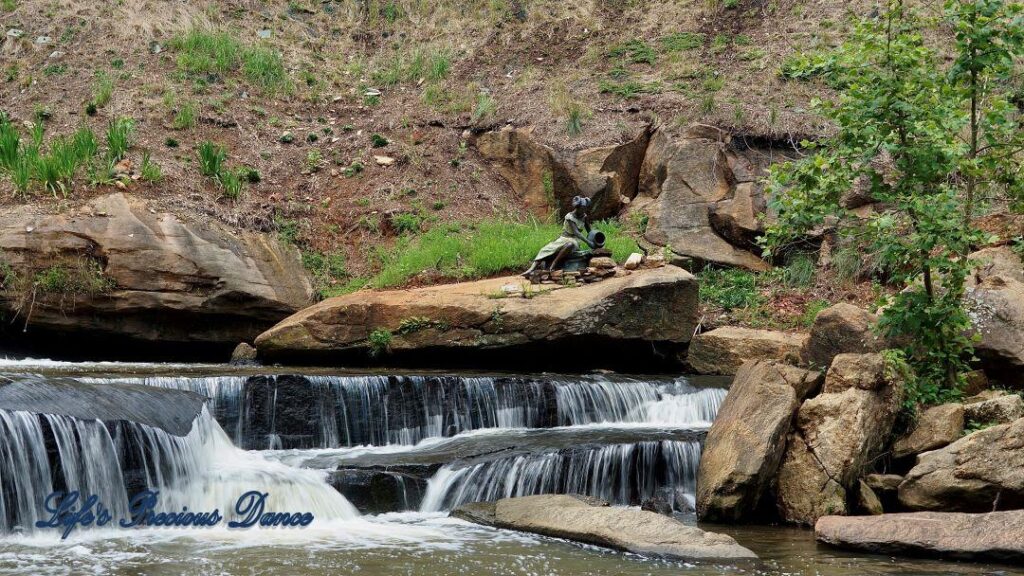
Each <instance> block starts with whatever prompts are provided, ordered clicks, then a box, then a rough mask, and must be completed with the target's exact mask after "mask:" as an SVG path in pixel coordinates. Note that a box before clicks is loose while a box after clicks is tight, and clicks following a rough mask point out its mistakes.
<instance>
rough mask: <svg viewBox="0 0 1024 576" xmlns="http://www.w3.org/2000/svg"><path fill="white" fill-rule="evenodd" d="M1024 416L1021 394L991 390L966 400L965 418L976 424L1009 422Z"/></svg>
mask: <svg viewBox="0 0 1024 576" xmlns="http://www.w3.org/2000/svg"><path fill="white" fill-rule="evenodd" d="M1021 417H1024V400H1021V397H1020V395H1019V394H1007V393H1005V392H1000V391H994V390H989V391H986V392H983V393H981V394H978V395H977V396H973V397H971V398H966V399H965V400H964V418H965V419H966V420H967V422H970V423H973V424H975V425H981V426H985V425H991V424H1009V423H1010V422H1013V421H1014V420H1016V419H1018V418H1021Z"/></svg>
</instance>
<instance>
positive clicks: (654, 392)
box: [87, 375, 725, 450]
mask: <svg viewBox="0 0 1024 576" xmlns="http://www.w3.org/2000/svg"><path fill="white" fill-rule="evenodd" d="M87 380H88V381H90V382H91V381H103V382H118V383H129V384H144V385H149V386H160V387H165V388H176V389H182V390H190V391H193V392H198V393H200V394H202V395H204V396H207V397H209V398H210V399H211V401H210V410H211V412H212V413H213V415H214V416H215V417H216V419H217V420H218V421H219V422H220V423H221V425H222V426H223V427H224V429H225V430H226V431H227V432H228V434H229V435H230V436H231V438H232V440H234V442H235V443H236V444H237V445H238V446H240V447H242V448H245V449H249V450H265V449H309V448H336V447H344V446H362V445H372V446H383V445H393V444H400V445H413V444H416V443H418V442H420V441H422V440H424V439H428V438H439V437H450V436H455V435H457V434H461V433H464V432H468V431H473V430H481V429H488V428H549V427H554V426H579V425H589V424H602V423H635V424H664V425H671V426H683V425H689V426H692V427H701V426H703V427H706V426H708V425H710V422H711V421H712V420H713V419H714V416H715V413H716V412H717V410H718V405H719V404H720V403H721V401H722V398H723V397H724V395H725V392H724V391H723V390H721V389H718V388H706V389H696V388H694V387H692V386H690V385H689V384H688V383H687V382H686V381H685V380H682V379H680V380H644V379H635V378H625V377H616V378H611V377H604V376H577V377H560V376H551V377H512V376H502V377H470V376H300V375H275V376H248V377H247V376H212V377H148V378H114V379H87Z"/></svg>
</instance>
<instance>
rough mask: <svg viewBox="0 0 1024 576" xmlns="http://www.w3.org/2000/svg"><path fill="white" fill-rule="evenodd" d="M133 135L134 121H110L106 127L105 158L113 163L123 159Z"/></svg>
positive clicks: (120, 119) (123, 119) (126, 119)
mask: <svg viewBox="0 0 1024 576" xmlns="http://www.w3.org/2000/svg"><path fill="white" fill-rule="evenodd" d="M134 133H135V121H134V120H132V119H131V118H118V119H116V120H112V121H111V122H110V124H109V125H108V126H107V157H108V158H110V160H112V161H113V162H117V161H118V160H120V159H122V158H124V155H125V154H126V153H127V152H128V149H129V148H131V145H132V143H131V140H132V135H133V134H134Z"/></svg>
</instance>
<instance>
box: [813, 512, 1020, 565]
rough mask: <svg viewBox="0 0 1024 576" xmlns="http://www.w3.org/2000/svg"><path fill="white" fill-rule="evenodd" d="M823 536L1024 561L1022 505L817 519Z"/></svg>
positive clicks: (937, 554) (867, 547) (916, 552)
mask: <svg viewBox="0 0 1024 576" xmlns="http://www.w3.org/2000/svg"><path fill="white" fill-rule="evenodd" d="M814 535H815V538H817V539H818V540H819V541H821V542H824V543H826V544H831V545H833V546H837V547H839V548H846V549H850V550H862V551H864V552H870V553H873V554H887V555H888V554H894V555H908V556H927V557H929V558H944V559H956V560H990V561H997V562H1015V563H1016V562H1021V561H1024V511H1022V510H1015V511H1012V512H989V513H987V514H961V513H955V512H912V513H904V514H883V515H881V516H860V517H855V518H846V517H842V516H827V517H824V518H821V519H819V520H818V522H817V524H815V525H814Z"/></svg>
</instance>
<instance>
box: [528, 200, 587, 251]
mask: <svg viewBox="0 0 1024 576" xmlns="http://www.w3.org/2000/svg"><path fill="white" fill-rule="evenodd" d="M586 229H587V227H586V223H585V222H583V220H581V219H580V218H577V217H576V213H575V212H569V213H568V214H566V215H565V220H563V221H562V234H561V236H559V237H558V238H556V239H554V240H552V241H551V242H548V243H547V244H545V245H544V247H543V248H541V249H540V252H538V253H537V257H536V258H534V259H533V260H534V262H538V261H540V260H544V259H545V258H549V257H551V256H553V255H554V254H555V253H556V252H558V251H559V250H561V249H562V248H563V247H564V246H566V245H567V244H572V247H573V251H575V252H578V251H579V249H580V242H581V241H585V240H584V238H583V231H584V230H586Z"/></svg>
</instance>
